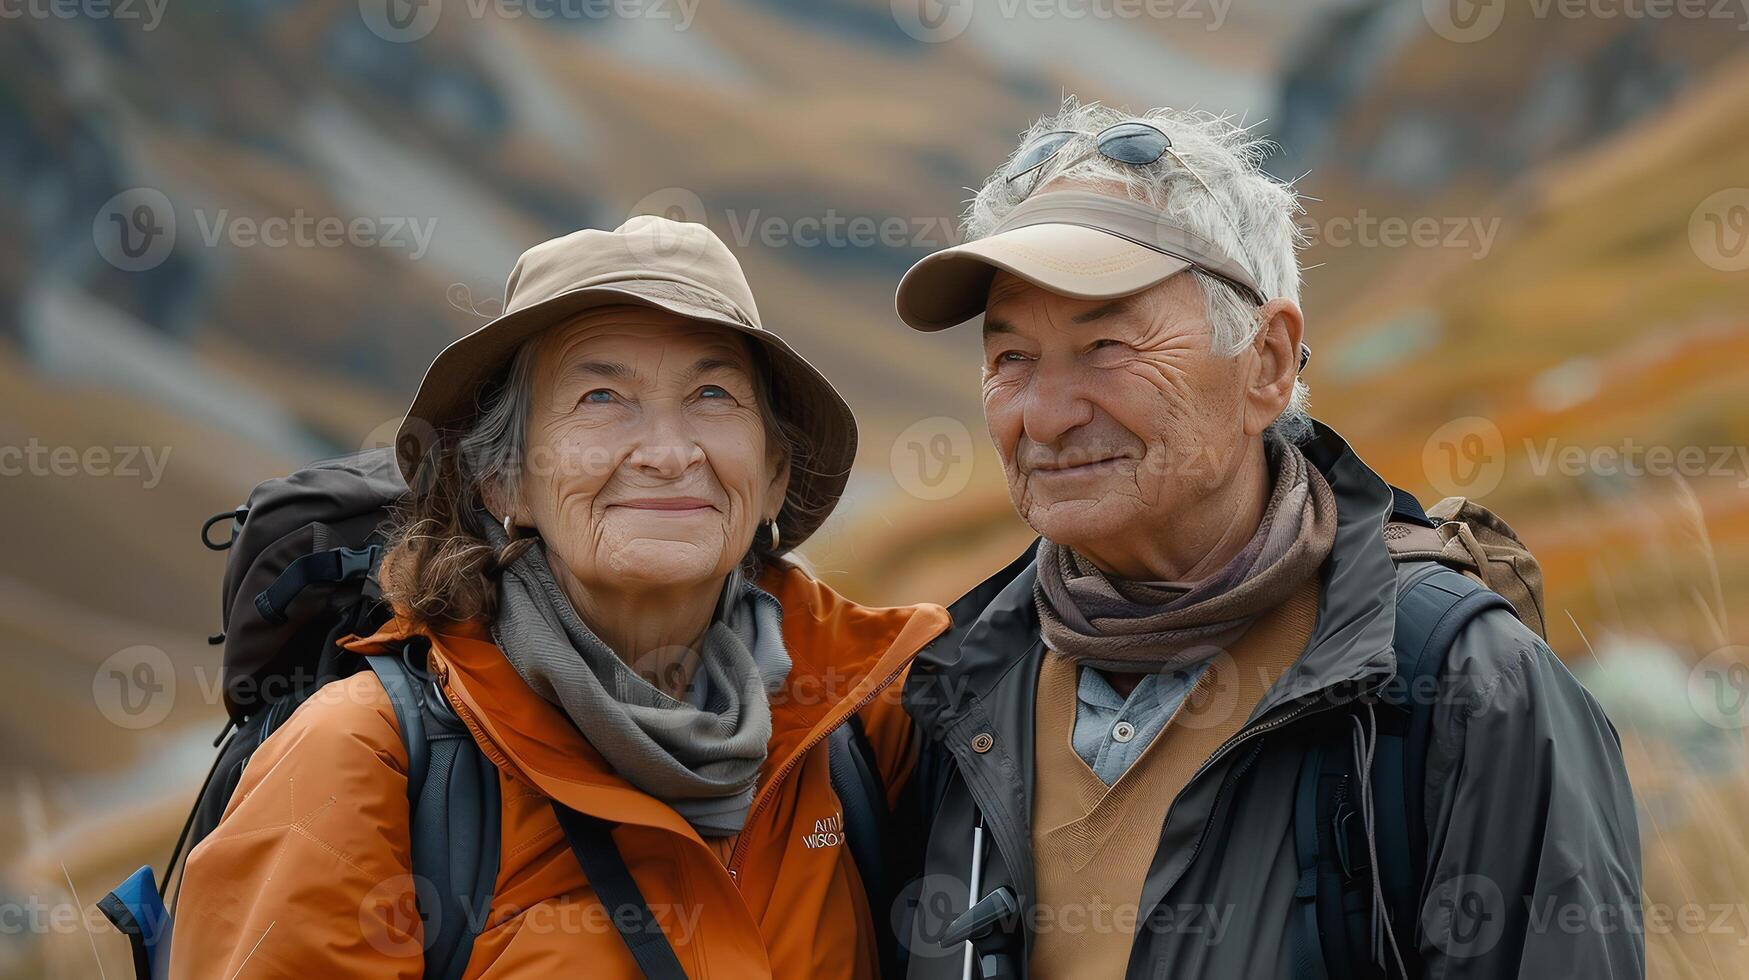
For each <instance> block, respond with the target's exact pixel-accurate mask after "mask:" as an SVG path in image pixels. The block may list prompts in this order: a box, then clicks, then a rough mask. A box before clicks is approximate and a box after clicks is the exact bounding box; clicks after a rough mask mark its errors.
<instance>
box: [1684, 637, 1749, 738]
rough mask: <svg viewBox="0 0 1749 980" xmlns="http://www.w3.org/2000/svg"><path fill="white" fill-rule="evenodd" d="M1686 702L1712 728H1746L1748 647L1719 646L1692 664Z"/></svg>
mask: <svg viewBox="0 0 1749 980" xmlns="http://www.w3.org/2000/svg"><path fill="white" fill-rule="evenodd" d="M1688 703H1689V705H1690V706H1691V707H1693V708H1694V713H1695V714H1697V715H1699V716H1700V718H1701V720H1702V721H1704V722H1706V723H1707V724H1709V725H1712V726H1714V727H1715V728H1723V729H1725V730H1727V731H1740V730H1742V729H1744V728H1746V727H1749V647H1742V646H1727V647H1721V648H1719V649H1717V650H1714V651H1713V652H1712V653H1709V654H1707V655H1706V657H1704V658H1702V660H1701V661H1700V663H1697V664H1695V665H1694V669H1693V670H1692V671H1690V672H1689V675H1688Z"/></svg>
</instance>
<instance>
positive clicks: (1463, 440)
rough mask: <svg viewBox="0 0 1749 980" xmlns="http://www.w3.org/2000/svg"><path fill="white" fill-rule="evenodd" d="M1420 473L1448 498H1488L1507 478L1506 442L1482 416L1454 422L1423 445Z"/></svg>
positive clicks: (1436, 432)
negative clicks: (1503, 479)
mask: <svg viewBox="0 0 1749 980" xmlns="http://www.w3.org/2000/svg"><path fill="white" fill-rule="evenodd" d="M1421 469H1422V472H1424V473H1425V474H1426V475H1427V482H1428V483H1429V484H1430V485H1432V487H1433V489H1435V490H1437V491H1439V492H1440V493H1441V494H1444V495H1445V496H1447V497H1485V496H1487V495H1488V494H1490V493H1493V492H1494V489H1495V488H1496V487H1498V486H1499V485H1500V478H1501V477H1502V476H1505V474H1506V439H1505V437H1504V436H1502V435H1501V434H1500V427H1499V426H1497V425H1495V424H1494V423H1493V421H1491V420H1489V419H1486V418H1483V417H1481V416H1480V415H1469V416H1465V417H1464V418H1457V419H1452V420H1451V421H1450V422H1447V423H1445V424H1444V425H1442V426H1440V427H1439V428H1437V429H1435V430H1433V434H1432V435H1430V436H1428V437H1427V441H1426V442H1425V443H1423V444H1422V447H1421Z"/></svg>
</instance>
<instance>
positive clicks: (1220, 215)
mask: <svg viewBox="0 0 1749 980" xmlns="http://www.w3.org/2000/svg"><path fill="white" fill-rule="evenodd" d="M1136 119H1145V120H1147V121H1148V122H1150V123H1152V124H1154V125H1155V126H1158V127H1159V128H1160V129H1161V130H1162V131H1164V132H1165V133H1166V135H1167V136H1168V137H1170V138H1171V140H1172V152H1171V153H1168V154H1167V155H1165V156H1163V157H1161V158H1160V160H1159V162H1157V163H1154V164H1150V165H1148V166H1145V167H1137V166H1131V165H1129V164H1124V163H1118V162H1116V161H1114V160H1108V159H1106V158H1105V157H1104V156H1102V155H1100V154H1099V153H1095V152H1089V150H1088V148H1086V147H1076V146H1071V147H1068V148H1066V149H1065V150H1064V151H1063V152H1061V153H1059V154H1058V155H1057V156H1056V157H1054V158H1052V159H1051V160H1050V161H1049V162H1047V163H1046V164H1045V165H1044V166H1043V167H1041V168H1040V169H1039V170H1038V171H1037V173H1036V174H1033V175H1028V176H1026V177H1022V178H1021V179H1019V180H1016V181H1012V182H1010V181H1009V180H1008V172H1009V171H1008V168H1009V166H1010V165H1011V164H1012V163H1013V160H1014V158H1013V157H1012V156H1011V157H1010V158H1009V159H1008V160H1007V161H1004V163H1003V165H1002V166H1001V167H998V168H997V169H996V172H995V173H993V174H991V175H990V178H989V179H988V180H986V181H985V182H984V186H983V187H981V188H979V190H978V194H977V197H975V198H973V199H972V202H971V203H970V204H969V205H967V207H966V213H965V216H964V218H963V221H962V231H963V234H964V236H965V238H966V239H967V240H970V239H974V238H982V237H984V236H986V235H988V234H990V232H991V231H992V230H994V229H995V227H996V226H997V225H998V224H1000V223H1001V221H1002V219H1003V218H1005V217H1007V215H1008V213H1009V212H1010V211H1012V210H1013V209H1014V208H1015V207H1016V206H1017V205H1019V204H1020V202H1021V201H1023V200H1025V199H1026V197H1027V195H1028V194H1029V193H1031V191H1032V190H1033V189H1034V188H1037V187H1043V186H1044V185H1045V184H1047V183H1051V182H1053V181H1055V182H1058V183H1059V185H1060V184H1061V183H1064V182H1067V183H1072V184H1085V185H1092V186H1095V187H1099V188H1101V189H1107V188H1112V187H1121V188H1123V190H1124V191H1125V193H1127V194H1128V195H1129V197H1130V198H1131V199H1132V200H1136V201H1140V202H1143V203H1146V204H1148V205H1150V206H1152V207H1156V208H1160V209H1162V210H1164V211H1165V212H1166V213H1167V214H1169V215H1171V216H1172V218H1173V219H1174V220H1175V221H1177V222H1179V223H1181V224H1182V225H1183V226H1184V227H1185V228H1187V229H1189V230H1190V231H1193V232H1195V233H1196V234H1198V235H1201V236H1202V237H1203V238H1205V239H1208V240H1209V241H1212V242H1214V243H1215V244H1217V245H1219V246H1221V248H1223V249H1225V250H1226V251H1227V252H1228V253H1229V254H1231V255H1233V256H1235V257H1237V258H1238V259H1240V260H1241V261H1242V262H1243V263H1244V264H1245V266H1246V267H1247V268H1249V269H1250V270H1251V274H1252V275H1253V276H1255V277H1256V279H1257V285H1258V287H1259V288H1261V289H1262V291H1263V295H1264V296H1266V297H1268V298H1270V299H1290V300H1293V301H1294V302H1295V303H1298V302H1299V299H1300V263H1299V256H1298V254H1297V251H1298V248H1299V246H1300V245H1301V244H1303V242H1304V234H1303V233H1302V232H1301V230H1300V228H1299V226H1298V225H1297V224H1296V220H1295V219H1296V218H1297V217H1298V215H1300V214H1302V213H1304V208H1302V207H1301V206H1300V201H1299V194H1298V193H1297V192H1295V191H1294V189H1293V187H1292V185H1291V184H1288V183H1284V182H1282V181H1278V180H1276V179H1275V178H1274V177H1271V176H1270V175H1269V174H1266V173H1264V172H1263V169H1262V166H1261V164H1262V162H1263V160H1264V158H1265V157H1267V156H1269V154H1270V153H1271V152H1273V151H1274V150H1275V149H1276V146H1275V144H1274V143H1271V142H1270V141H1268V140H1266V139H1259V138H1255V137H1253V136H1252V135H1251V133H1250V131H1249V130H1248V129H1246V128H1244V127H1242V126H1240V125H1238V124H1237V123H1235V122H1234V121H1233V120H1232V117H1230V116H1224V115H1215V114H1213V113H1209V112H1202V111H1194V110H1192V111H1186V110H1180V109H1151V110H1149V111H1148V112H1147V113H1144V114H1142V115H1139V116H1137V115H1132V114H1130V113H1128V112H1124V111H1123V110H1120V109H1115V108H1111V107H1108V106H1104V105H1100V104H1099V103H1097V102H1092V103H1087V104H1082V103H1081V102H1080V100H1078V99H1076V98H1074V97H1073V96H1071V97H1069V98H1067V99H1065V100H1064V101H1063V107H1062V109H1061V111H1059V112H1058V113H1057V114H1056V115H1053V116H1047V117H1045V118H1043V119H1040V120H1039V121H1037V122H1035V123H1033V124H1032V127H1031V128H1030V129H1028V130H1027V131H1026V133H1025V135H1023V136H1022V137H1021V139H1020V144H1019V146H1018V147H1016V149H1015V154H1016V155H1018V154H1019V152H1020V148H1021V147H1025V146H1026V145H1027V144H1029V143H1031V142H1032V141H1033V140H1034V139H1036V138H1038V137H1039V136H1042V135H1044V134H1045V133H1051V132H1074V133H1085V134H1087V135H1092V134H1094V133H1097V132H1099V131H1100V130H1102V129H1104V128H1106V127H1108V126H1111V125H1114V124H1116V123H1121V122H1128V121H1131V120H1136ZM1173 154H1177V156H1178V157H1179V158H1181V159H1182V160H1184V161H1185V163H1180V162H1178V160H1176V159H1174V158H1173ZM1186 164H1188V166H1189V167H1190V169H1191V170H1193V171H1194V172H1195V175H1196V176H1192V175H1191V174H1190V173H1187V172H1186V170H1185V165H1186ZM1065 165H1066V166H1065ZM1197 177H1201V178H1202V180H1203V181H1206V182H1207V184H1208V188H1207V189H1204V187H1203V184H1202V183H1200V182H1199V181H1198V180H1197ZM1211 191H1212V192H1213V193H1212V194H1211V193H1210V192H1211ZM1191 274H1192V275H1193V276H1194V277H1195V279H1196V282H1197V284H1198V286H1200V287H1201V289H1202V294H1203V300H1204V303H1205V306H1206V310H1207V316H1208V321H1209V326H1210V328H1211V330H1212V331H1213V334H1214V346H1215V350H1217V351H1220V352H1222V353H1225V354H1227V355H1229V356H1237V355H1238V354H1239V352H1240V351H1242V350H1244V349H1245V346H1246V345H1247V344H1249V343H1251V342H1252V341H1253V340H1254V339H1255V338H1256V336H1257V331H1258V329H1259V328H1261V326H1262V321H1261V320H1260V319H1259V317H1258V315H1257V314H1258V308H1257V307H1256V305H1255V304H1254V303H1253V302H1252V301H1251V300H1249V299H1247V298H1246V297H1244V296H1242V295H1241V294H1240V293H1239V291H1238V290H1235V289H1234V288H1233V287H1231V286H1229V285H1228V284H1227V283H1225V282H1224V281H1222V280H1221V279H1218V278H1216V277H1214V276H1211V275H1208V274H1207V273H1204V272H1202V271H1201V270H1192V272H1191ZM1309 394H1310V393H1309V392H1308V390H1307V388H1306V383H1305V382H1304V381H1301V380H1297V379H1296V380H1295V381H1294V390H1293V396H1292V397H1291V398H1290V399H1289V401H1288V406H1287V408H1286V409H1285V410H1283V412H1282V413H1281V415H1280V417H1278V418H1277V419H1276V420H1275V422H1274V423H1272V424H1271V425H1270V426H1269V429H1268V431H1267V432H1265V433H1264V435H1265V437H1267V438H1271V439H1277V440H1281V441H1284V442H1293V443H1298V442H1303V441H1305V439H1306V438H1308V437H1309V436H1310V435H1311V428H1312V425H1311V416H1310V415H1308V414H1307V407H1308V403H1309Z"/></svg>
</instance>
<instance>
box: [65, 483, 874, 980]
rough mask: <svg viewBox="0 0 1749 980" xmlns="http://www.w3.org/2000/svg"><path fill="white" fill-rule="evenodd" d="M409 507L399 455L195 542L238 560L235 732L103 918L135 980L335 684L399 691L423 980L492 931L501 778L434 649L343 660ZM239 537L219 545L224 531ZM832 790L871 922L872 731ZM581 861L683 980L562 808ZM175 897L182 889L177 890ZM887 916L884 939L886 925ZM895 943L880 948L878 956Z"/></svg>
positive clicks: (599, 833)
mask: <svg viewBox="0 0 1749 980" xmlns="http://www.w3.org/2000/svg"><path fill="white" fill-rule="evenodd" d="M406 492H407V486H406V483H405V481H404V480H403V479H402V477H401V473H400V469H399V467H398V466H397V465H396V462H395V457H394V454H393V450H392V449H389V448H383V449H375V450H367V451H364V452H360V453H354V454H351V455H348V456H342V457H339V458H336V459H332V460H326V461H323V462H319V463H316V464H313V465H311V466H309V467H307V468H305V469H303V470H300V471H298V472H296V473H293V474H292V475H290V476H287V477H281V478H276V479H272V480H268V481H266V482H264V483H262V484H260V485H259V486H257V487H256V488H255V489H254V491H253V492H251V493H250V494H249V499H248V501H247V502H246V503H244V504H243V506H241V507H238V508H237V509H236V510H235V511H229V512H226V513H223V514H219V515H216V516H215V517H213V518H211V519H209V520H208V521H207V522H206V523H205V524H204V525H203V526H202V527H201V540H202V542H203V543H204V544H205V545H206V546H207V547H208V548H211V549H213V550H215V551H226V552H228V555H227V558H226V563H225V577H224V587H223V602H224V606H223V624H224V629H223V631H222V632H220V633H218V634H217V635H215V636H212V637H210V638H209V641H210V642H211V643H213V644H215V645H218V644H223V646H224V656H223V668H222V678H223V690H224V701H225V708H226V713H227V715H228V718H227V720H226V723H225V727H224V729H223V730H222V731H221V732H220V733H219V737H218V738H216V739H215V740H214V743H213V744H214V745H215V746H218V747H219V752H218V756H217V758H215V759H214V761H213V766H212V769H211V770H210V771H209V772H208V773H207V777H206V780H205V781H204V782H203V783H202V785H201V789H200V793H199V796H198V797H197V799H196V801H195V804H194V808H193V810H192V811H191V812H190V813H189V815H188V820H187V821H186V823H185V824H184V825H183V828H182V833H181V834H180V835H179V836H178V838H177V841H176V846H175V848H174V850H173V851H172V852H171V856H170V862H169V864H168V865H167V866H166V868H165V873H164V876H163V879H162V881H161V882H158V881H157V880H156V879H155V878H154V876H153V874H152V871H151V869H150V868H149V867H148V868H142V869H140V871H139V872H136V873H135V874H134V875H133V876H131V877H130V878H129V879H128V880H127V881H126V882H124V883H123V884H122V885H120V886H118V887H117V888H116V889H115V890H114V891H112V892H111V893H110V894H108V895H106V896H105V897H104V899H103V901H101V902H99V907H100V908H101V909H102V910H103V911H104V912H105V914H106V915H107V916H108V917H109V919H110V921H111V922H112V923H114V924H115V925H116V927H117V928H118V929H120V930H121V931H122V932H123V933H125V934H127V935H128V936H129V938H130V939H131V940H132V941H133V945H134V960H135V969H136V973H137V975H138V977H140V978H142V980H145V978H150V977H164V976H167V975H168V973H167V971H166V967H167V964H168V950H169V942H168V938H169V932H170V914H169V912H167V911H166V910H165V907H164V898H165V897H166V892H165V888H166V886H167V885H168V884H169V882H170V880H171V878H172V877H176V871H177V868H178V867H179V865H180V863H181V861H182V860H183V858H184V857H185V856H186V855H187V853H188V851H189V850H192V849H193V848H194V847H195V846H196V845H197V844H199V843H200V842H201V841H202V840H203V839H205V837H206V836H207V835H208V834H210V833H211V832H212V830H213V829H214V828H215V827H217V826H218V823H219V820H220V818H221V817H223V815H224V812H225V808H226V806H227V805H228V804H229V802H230V799H231V794H232V793H233V792H234V791H235V789H236V787H237V784H238V782H239V781H240V780H241V779H242V775H243V770H244V768H245V767H246V766H247V765H248V763H249V759H250V758H251V757H252V756H253V755H254V753H255V751H256V749H258V748H260V746H261V745H262V743H264V742H265V741H266V740H267V739H268V738H269V737H270V736H271V735H272V734H273V733H274V732H275V731H277V730H278V728H279V726H280V725H282V724H283V723H284V722H285V720H286V719H287V718H289V717H291V714H292V712H293V711H295V710H297V708H298V706H299V705H301V704H303V703H304V702H305V701H306V700H308V699H309V698H310V696H311V695H313V694H314V693H315V692H316V691H318V690H320V689H321V688H322V687H323V686H324V685H326V684H328V683H331V682H333V681H336V680H341V679H344V678H346V677H349V676H351V675H352V674H354V673H357V672H358V671H360V670H363V669H365V668H366V667H367V666H368V667H369V669H371V670H372V671H374V672H375V673H376V675H377V678H378V679H379V680H380V681H381V683H382V685H383V689H384V690H385V691H386V692H388V696H389V700H390V702H391V704H392V706H393V708H394V712H395V719H396V723H397V727H398V728H399V729H400V734H401V739H402V743H403V745H404V746H405V748H406V750H407V759H408V769H407V771H408V779H407V793H408V808H409V827H410V830H411V843H412V873H413V877H414V882H415V898H416V900H417V903H418V907H419V915H420V918H421V919H422V920H423V922H424V934H423V938H424V943H425V973H424V975H425V976H426V977H427V978H431V980H453V978H457V977H460V976H461V975H462V972H463V970H464V969H465V968H466V966H467V962H468V959H469V956H470V955H471V953H472V950H473V943H474V937H475V936H476V935H478V934H479V932H480V931H481V930H482V929H483V928H484V926H485V924H486V922H485V920H486V916H487V912H488V910H489V907H490V904H491V899H492V886H493V884H494V882H495V880H496V878H497V873H498V860H499V855H498V844H499V826H498V822H499V818H500V808H499V807H500V800H499V788H498V772H497V768H496V767H495V766H494V765H493V764H492V763H491V762H490V761H489V760H488V759H487V758H486V757H485V755H484V754H483V753H481V752H480V750H479V747H478V746H477V745H476V744H475V743H474V740H473V737H472V735H471V734H470V733H469V732H468V731H467V729H466V727H465V726H464V725H463V724H462V722H461V721H460V719H458V718H457V717H456V716H455V714H454V712H453V711H452V710H451V709H450V707H449V703H448V700H447V699H446V698H445V697H443V696H442V694H441V693H440V692H439V691H438V690H437V688H436V687H435V685H434V683H433V681H432V679H431V678H430V676H429V675H427V674H426V673H425V671H424V663H425V649H424V647H423V646H422V645H420V644H408V645H407V647H406V648H403V649H402V650H400V651H399V655H398V656H395V655H379V656H371V657H359V656H357V655H355V654H353V653H351V652H349V651H346V650H342V649H341V648H340V647H339V641H340V640H342V639H344V638H345V637H347V636H348V635H352V634H358V635H368V634H370V633H372V632H374V631H375V630H376V628H377V627H379V626H381V625H382V623H383V622H385V621H386V620H387V618H388V610H387V608H386V606H385V604H384V603H383V602H382V601H381V593H380V592H379V591H378V589H377V585H376V581H375V573H376V569H377V565H378V563H379V562H380V560H381V558H382V553H383V549H384V547H385V546H386V544H387V542H386V539H385V534H386V531H387V525H388V519H389V514H388V509H389V508H390V507H391V506H392V505H393V504H394V503H395V502H396V501H398V500H399V499H401V497H402V496H403V495H404V494H405V493H406ZM227 522H228V523H229V534H228V537H227V538H226V539H225V540H222V541H214V540H213V539H212V534H213V530H214V528H215V527H217V526H218V525H221V524H224V523H227ZM828 745H829V751H830V762H831V772H832V786H833V790H834V791H835V792H836V793H837V795H838V797H839V800H840V802H841V803H842V805H843V808H844V821H845V835H846V838H847V844H848V847H849V849H850V851H851V856H852V860H853V861H855V863H856V866H857V868H858V871H859V873H860V874H861V877H862V878H863V881H864V883H865V888H867V889H868V891H869V895H870V900H871V906H873V907H874V908H877V909H878V908H882V907H884V906H882V905H877V904H874V903H875V902H876V901H878V900H879V896H880V895H881V892H879V891H877V889H878V888H880V887H882V878H881V870H880V869H881V850H882V847H881V833H882V830H883V827H884V825H885V822H886V819H885V815H886V796H885V791H884V789H883V786H882V783H881V781H880V779H879V776H878V770H877V769H876V767H875V764H874V761H873V760H874V755H873V751H872V749H871V747H870V746H869V744H868V742H867V739H866V738H865V737H864V736H863V734H862V729H861V725H860V720H859V719H857V718H852V719H851V723H850V724H847V725H844V726H841V727H840V728H839V729H837V730H835V731H834V732H833V733H832V735H831V736H830V738H829V740H828ZM554 809H555V811H556V812H557V815H558V817H559V821H560V824H561V826H562V827H563V828H564V829H565V832H566V836H567V838H568V839H569V840H570V843H571V845H572V849H573V851H574V852H575V853H576V855H577V859H578V862H579V863H580V864H581V865H582V866H583V870H584V873H585V874H586V875H587V876H588V880H589V881H590V883H591V885H592V886H593V887H594V888H595V890H596V892H597V895H598V897H599V898H600V899H601V901H602V903H603V904H604V905H606V906H607V907H608V908H609V910H610V913H611V918H612V921H613V922H614V923H615V924H616V926H620V928H621V935H622V937H623V938H624V939H625V940H626V942H627V945H628V946H629V947H630V948H631V950H632V952H633V954H634V956H636V957H637V959H638V962H639V964H640V965H641V966H642V967H643V969H644V971H645V972H646V973H647V974H648V975H650V976H656V977H684V973H682V972H680V968H679V963H678V961H677V960H676V959H675V957H674V954H673V951H672V950H671V949H670V948H669V947H668V943H667V941H666V938H665V937H664V936H663V934H662V932H661V930H660V928H657V927H655V926H654V918H653V916H652V915H651V913H650V911H649V909H648V907H647V906H646V905H645V903H644V900H643V897H642V895H641V894H639V892H638V889H637V884H636V882H635V881H634V880H633V879H632V878H631V875H630V873H629V871H627V869H626V867H625V863H624V861H623V859H622V858H621V856H620V854H619V851H618V848H617V847H616V846H615V844H614V842H613V837H612V834H611V830H612V825H611V824H609V823H607V822H605V821H601V820H598V819H596V818H592V817H587V816H585V815H583V814H578V813H576V812H575V811H571V810H569V809H568V808H564V807H562V806H560V805H558V804H557V803H555V804H554ZM177 889H178V891H180V889H181V881H180V878H179V877H178V880H177ZM881 918H882V917H881V916H878V915H877V916H876V922H877V927H878V926H880V925H883V924H884V923H882V922H881ZM884 946H885V944H883V948H884Z"/></svg>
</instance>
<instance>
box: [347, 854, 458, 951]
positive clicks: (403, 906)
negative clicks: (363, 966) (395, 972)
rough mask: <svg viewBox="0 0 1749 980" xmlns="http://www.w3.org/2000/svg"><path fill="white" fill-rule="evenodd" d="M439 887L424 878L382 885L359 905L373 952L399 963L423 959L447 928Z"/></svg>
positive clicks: (403, 877)
mask: <svg viewBox="0 0 1749 980" xmlns="http://www.w3.org/2000/svg"><path fill="white" fill-rule="evenodd" d="M442 911H443V906H442V904H441V903H440V902H439V901H438V894H437V886H436V885H434V884H432V882H431V880H430V879H428V878H426V877H424V876H422V875H410V874H406V875H395V876H393V877H390V878H385V879H383V880H382V881H380V882H378V883H377V884H376V886H375V887H373V888H371V890H370V891H368V892H366V893H365V895H364V900H363V901H361V902H359V904H358V928H359V932H360V934H361V935H363V936H364V941H365V942H366V943H369V944H370V948H371V949H374V950H376V951H377V952H379V953H381V954H383V955H384V956H392V957H395V958H396V959H403V958H409V957H414V956H422V955H424V953H425V950H426V948H427V947H429V946H430V945H431V941H432V939H433V938H435V937H436V936H437V933H438V930H439V929H441V928H442V927H443V922H442Z"/></svg>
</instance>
